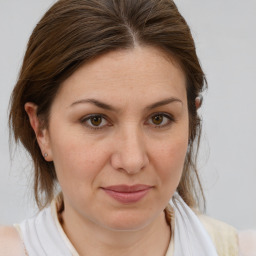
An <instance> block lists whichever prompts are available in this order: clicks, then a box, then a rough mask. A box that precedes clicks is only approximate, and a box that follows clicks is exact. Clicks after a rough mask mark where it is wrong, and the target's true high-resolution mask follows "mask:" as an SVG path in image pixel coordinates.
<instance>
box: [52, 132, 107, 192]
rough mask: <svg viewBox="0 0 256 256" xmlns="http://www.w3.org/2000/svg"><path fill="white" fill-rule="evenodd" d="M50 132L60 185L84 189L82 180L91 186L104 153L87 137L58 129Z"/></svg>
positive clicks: (102, 160)
mask: <svg viewBox="0 0 256 256" xmlns="http://www.w3.org/2000/svg"><path fill="white" fill-rule="evenodd" d="M52 134H53V136H52V143H51V144H52V147H51V148H52V154H53V161H54V166H55V169H56V173H57V177H58V180H59V183H60V185H61V187H62V188H63V187H67V186H69V187H75V188H76V189H79V187H81V188H82V187H83V188H82V189H85V186H84V182H87V183H88V184H89V183H90V185H89V186H87V187H88V188H89V187H91V185H93V184H92V183H93V181H94V179H95V177H96V176H97V175H98V173H99V171H100V170H101V169H102V168H103V166H104V164H105V162H106V159H107V155H106V153H104V152H103V151H102V150H99V149H98V147H96V145H94V144H93V143H92V142H91V141H88V139H86V138H84V137H82V136H75V135H72V133H71V132H69V133H66V134H64V133H63V132H61V131H60V130H59V131H58V132H54V131H52ZM53 138H54V139H53ZM63 138H65V139H63Z"/></svg>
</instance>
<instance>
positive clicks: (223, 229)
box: [198, 215, 239, 256]
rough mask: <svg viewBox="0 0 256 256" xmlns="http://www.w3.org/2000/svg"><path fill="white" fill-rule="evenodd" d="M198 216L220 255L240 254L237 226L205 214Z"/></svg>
mask: <svg viewBox="0 0 256 256" xmlns="http://www.w3.org/2000/svg"><path fill="white" fill-rule="evenodd" d="M198 217H199V219H200V221H201V222H202V223H203V225H204V227H205V228H206V230H207V232H208V233H209V235H210V237H211V238H212V241H213V243H214V244H215V247H216V248H217V252H218V255H219V256H238V255H239V243H238V232H237V230H236V229H235V228H233V227H232V226H230V225H228V224H226V223H224V222H221V221H218V220H215V219H212V218H210V217H207V216H205V215H198Z"/></svg>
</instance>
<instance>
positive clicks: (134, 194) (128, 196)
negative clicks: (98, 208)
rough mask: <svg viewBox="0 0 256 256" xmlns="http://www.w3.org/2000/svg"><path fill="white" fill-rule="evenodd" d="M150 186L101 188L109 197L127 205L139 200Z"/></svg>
mask: <svg viewBox="0 0 256 256" xmlns="http://www.w3.org/2000/svg"><path fill="white" fill-rule="evenodd" d="M152 188H153V187H152V186H148V185H142V184H138V185H133V186H128V185H117V186H109V187H104V188H102V189H103V190H104V191H105V192H106V193H107V194H108V195H109V196H111V197H112V198H114V199H116V200H117V201H119V202H121V203H124V204H128V203H135V202H138V201H139V200H141V199H142V198H143V197H144V196H145V195H146V194H147V193H148V192H149V191H150V189H152Z"/></svg>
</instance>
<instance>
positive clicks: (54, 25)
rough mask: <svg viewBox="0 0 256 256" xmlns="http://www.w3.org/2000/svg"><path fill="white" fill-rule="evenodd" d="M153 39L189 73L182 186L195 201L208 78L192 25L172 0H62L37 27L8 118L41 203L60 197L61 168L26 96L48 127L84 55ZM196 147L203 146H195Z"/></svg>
mask: <svg viewBox="0 0 256 256" xmlns="http://www.w3.org/2000/svg"><path fill="white" fill-rule="evenodd" d="M137 44H139V45H150V46H155V47H158V48H159V49H162V50H163V51H164V52H165V53H166V54H167V55H169V56H171V57H172V58H174V59H175V60H177V61H178V62H179V64H180V65H181V67H182V69H183V71H184V72H185V74H186V78H187V100H188V109H189V126H190V136H189V138H190V139H189V148H188V153H187V156H186V160H185V164H184V170H183V175H182V178H181V181H180V184H179V186H178V192H179V193H180V195H181V196H182V198H183V199H184V200H185V202H186V203H187V204H188V205H189V206H191V207H195V206H196V205H197V201H198V195H200V193H198V189H197V186H196V184H195V178H196V180H197V181H198V183H197V184H199V188H200V189H199V192H200V191H201V194H202V195H203V191H202V187H201V184H200V181H199V177H198V173H197V168H196V162H195V161H196V155H197V153H195V154H194V153H193V152H194V150H195V148H194V147H193V145H194V144H197V143H198V145H199V140H197V138H199V139H200V131H201V124H200V119H199V117H198V115H197V109H196V105H195V99H196V97H197V96H198V95H199V94H200V93H201V91H202V90H203V88H204V85H205V84H206V83H205V82H206V80H205V76H204V73H203V71H202V69H201V67H200V64H199V60H198V58H197V55H196V49H195V45H194V41H193V38H192V36H191V32H190V29H189V27H188V25H187V23H186V21H185V20H184V18H183V17H182V16H181V14H180V13H179V11H178V9H177V7H176V5H175V3H174V2H173V1H172V0H60V1H58V2H57V3H56V4H54V5H53V6H52V7H51V8H50V9H49V11H47V13H46V14H45V15H44V16H43V18H42V19H41V21H40V22H39V23H38V24H37V26H36V27H35V29H34V31H33V33H32V35H31V37H30V40H29V42H28V46H27V51H26V54H25V57H24V61H23V65H22V68H21V71H20V74H19V79H18V82H17V84H16V86H15V88H14V90H13V93H12V97H11V101H10V103H11V109H10V116H9V125H10V127H11V128H12V129H13V133H14V138H15V141H16V142H18V141H20V142H21V143H22V144H23V145H24V146H25V148H26V149H27V151H28V152H29V153H30V155H31V157H32V160H33V162H34V169H35V171H34V194H35V199H36V202H37V204H38V206H39V207H40V208H42V207H44V206H46V205H47V204H48V203H49V202H50V201H51V199H52V198H53V196H54V185H55V184H56V174H55V169H54V165H53V163H52V162H47V161H45V160H44V158H43V156H42V154H41V151H40V148H39V146H38V144H37V141H36V137H35V134H34V131H33V130H32V128H31V126H30V123H29V119H28V116H27V114H26V112H25V110H24V105H25V103H26V102H33V103H35V104H36V105H37V106H38V111H37V115H38V117H39V118H40V119H41V120H42V123H43V125H45V127H47V124H48V117H49V112H50V107H51V104H52V102H53V99H54V97H55V95H56V93H57V92H58V89H59V87H60V85H61V83H62V82H63V81H64V80H65V79H66V78H68V77H69V76H70V75H71V74H72V73H73V72H74V71H76V70H77V69H78V68H79V67H80V66H81V65H83V64H84V63H85V62H87V61H89V60H91V59H92V58H95V57H97V56H99V55H102V54H104V53H106V52H109V51H114V50H117V49H129V48H134V47H135V46H136V45H137ZM196 152H197V150H196Z"/></svg>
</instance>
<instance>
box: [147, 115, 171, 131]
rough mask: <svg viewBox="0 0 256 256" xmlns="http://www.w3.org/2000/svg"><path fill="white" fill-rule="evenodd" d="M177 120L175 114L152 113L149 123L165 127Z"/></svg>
mask: <svg viewBox="0 0 256 256" xmlns="http://www.w3.org/2000/svg"><path fill="white" fill-rule="evenodd" d="M173 122H175V119H174V117H173V115H171V114H169V113H156V114H154V115H151V116H150V118H149V120H148V121H147V124H149V125H150V126H153V128H164V127H167V126H168V125H171V124H172V123H173Z"/></svg>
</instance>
